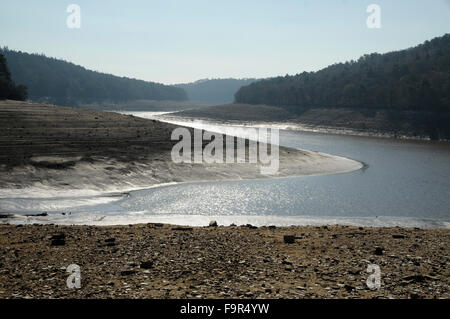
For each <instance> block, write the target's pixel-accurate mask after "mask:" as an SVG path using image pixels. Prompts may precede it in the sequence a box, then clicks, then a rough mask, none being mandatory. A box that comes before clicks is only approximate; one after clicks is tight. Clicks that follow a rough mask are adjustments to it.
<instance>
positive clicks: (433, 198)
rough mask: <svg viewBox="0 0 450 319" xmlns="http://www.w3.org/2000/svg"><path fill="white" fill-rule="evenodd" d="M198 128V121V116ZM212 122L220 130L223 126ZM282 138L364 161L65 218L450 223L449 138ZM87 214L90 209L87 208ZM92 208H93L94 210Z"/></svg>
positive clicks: (179, 188) (137, 196)
mask: <svg viewBox="0 0 450 319" xmlns="http://www.w3.org/2000/svg"><path fill="white" fill-rule="evenodd" d="M197 127H198V123H197ZM208 129H210V130H215V131H220V130H221V129H220V126H218V125H209V126H208ZM280 144H281V145H284V146H290V147H295V148H302V149H308V150H314V151H320V152H324V153H330V154H334V155H340V156H345V157H349V158H352V159H355V160H358V161H362V162H364V163H365V164H366V166H365V167H364V169H362V170H358V171H355V172H351V173H346V174H336V175H327V176H311V177H291V178H280V179H266V180H253V181H236V182H208V183H193V184H180V185H173V186H166V187H161V188H152V189H148V190H139V191H135V192H132V193H131V195H130V196H129V197H126V198H123V199H121V200H119V201H116V202H113V203H111V202H106V203H105V202H104V203H102V204H98V205H94V206H79V205H78V206H74V207H72V208H71V210H72V212H73V216H75V217H72V218H69V219H68V217H67V216H64V217H61V216H59V217H58V218H60V219H61V220H60V221H61V222H73V223H75V222H76V223H91V224H92V223H109V224H116V223H131V222H150V221H162V222H171V223H179V224H191V225H198V224H201V225H205V224H207V223H208V222H209V219H211V218H213V217H214V219H216V220H217V221H218V222H219V223H220V222H222V223H232V222H235V223H237V224H238V223H245V222H251V223H254V224H259V225H263V224H279V225H290V224H323V223H341V224H355V225H374V226H382V225H400V226H418V227H448V225H449V221H450V209H449V207H450V143H438V142H426V141H400V140H392V139H382V138H369V137H354V136H339V135H330V134H320V133H311V132H300V131H280ZM87 213H88V214H87ZM92 213H95V214H92Z"/></svg>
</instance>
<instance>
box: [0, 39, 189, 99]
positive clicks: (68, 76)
mask: <svg viewBox="0 0 450 319" xmlns="http://www.w3.org/2000/svg"><path fill="white" fill-rule="evenodd" d="M0 53H1V54H3V55H5V57H6V59H7V60H8V64H9V67H10V70H11V73H12V77H13V80H14V81H15V82H17V83H22V84H24V85H26V86H27V87H28V95H29V99H30V100H33V101H38V102H45V103H53V104H59V105H70V106H76V105H78V104H89V103H101V102H111V103H121V102H125V101H130V100H158V101H161V100H173V101H184V100H186V99H187V95H186V92H185V91H184V90H183V89H180V88H177V87H173V86H168V85H163V84H159V83H153V82H146V81H141V80H136V79H130V78H125V77H118V76H114V75H111V74H105V73H100V72H95V71H91V70H87V69H85V68H84V67H81V66H78V65H75V64H73V63H70V62H66V61H63V60H58V59H54V58H49V57H46V56H45V55H43V54H28V53H24V52H20V51H13V50H9V49H8V48H0Z"/></svg>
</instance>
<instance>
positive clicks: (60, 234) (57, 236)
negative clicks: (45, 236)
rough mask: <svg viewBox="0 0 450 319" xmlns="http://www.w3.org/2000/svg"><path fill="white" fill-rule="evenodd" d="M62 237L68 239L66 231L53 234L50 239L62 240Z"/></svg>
mask: <svg viewBox="0 0 450 319" xmlns="http://www.w3.org/2000/svg"><path fill="white" fill-rule="evenodd" d="M60 239H66V234H65V233H57V234H53V235H52V237H50V240H60Z"/></svg>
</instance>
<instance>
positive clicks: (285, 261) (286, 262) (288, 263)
mask: <svg viewBox="0 0 450 319" xmlns="http://www.w3.org/2000/svg"><path fill="white" fill-rule="evenodd" d="M281 263H282V264H283V265H292V261H289V260H283V261H282V262H281Z"/></svg>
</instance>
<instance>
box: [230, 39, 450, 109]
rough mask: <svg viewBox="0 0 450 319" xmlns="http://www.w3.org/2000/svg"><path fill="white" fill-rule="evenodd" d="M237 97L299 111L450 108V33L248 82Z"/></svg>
mask: <svg viewBox="0 0 450 319" xmlns="http://www.w3.org/2000/svg"><path fill="white" fill-rule="evenodd" d="M235 102H237V103H249V104H266V105H274V106H282V107H283V108H285V109H288V110H289V111H291V112H294V113H301V112H303V111H304V110H305V109H307V108H319V107H321V108H322V107H326V108H330V107H332V108H365V109H391V110H409V111H412V110H414V111H419V110H420V111H439V112H440V111H450V34H446V35H444V36H442V37H439V38H435V39H433V40H431V41H426V42H425V43H423V44H421V45H419V46H417V47H414V48H410V49H407V50H402V51H397V52H391V53H386V54H377V53H373V54H369V55H364V56H362V57H361V58H360V59H359V60H358V61H351V62H346V63H339V64H334V65H331V66H329V67H327V68H325V69H322V70H320V71H318V72H309V73H307V72H303V73H301V74H297V75H294V76H285V77H277V78H272V79H268V80H262V81H259V82H255V83H252V84H250V85H248V86H245V87H242V88H241V89H240V90H239V91H238V92H237V93H236V95H235Z"/></svg>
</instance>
